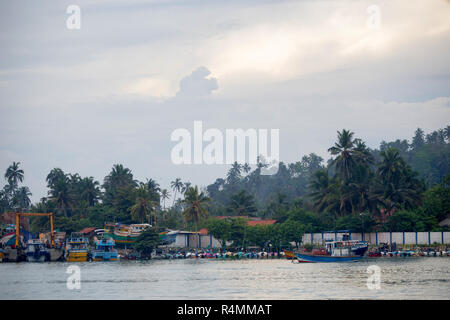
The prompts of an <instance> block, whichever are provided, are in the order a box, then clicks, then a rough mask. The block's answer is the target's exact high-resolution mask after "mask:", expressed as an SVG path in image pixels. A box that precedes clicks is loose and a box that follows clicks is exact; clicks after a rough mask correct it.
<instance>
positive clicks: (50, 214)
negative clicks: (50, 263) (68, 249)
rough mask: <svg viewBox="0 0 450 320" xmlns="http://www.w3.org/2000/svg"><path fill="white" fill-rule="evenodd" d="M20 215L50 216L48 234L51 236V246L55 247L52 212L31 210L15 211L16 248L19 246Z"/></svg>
mask: <svg viewBox="0 0 450 320" xmlns="http://www.w3.org/2000/svg"><path fill="white" fill-rule="evenodd" d="M20 216H22V217H36V216H37V217H43V216H44V217H45V216H47V217H50V235H51V238H52V248H54V247H55V235H54V233H53V213H52V212H50V213H32V212H16V248H18V247H19V237H20V235H19V228H20V226H19V224H20V222H19V221H20Z"/></svg>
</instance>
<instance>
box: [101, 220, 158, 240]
mask: <svg viewBox="0 0 450 320" xmlns="http://www.w3.org/2000/svg"><path fill="white" fill-rule="evenodd" d="M150 227H151V225H150V224H148V223H141V224H131V225H126V224H121V223H115V224H112V223H107V224H105V229H104V234H105V236H108V237H110V238H112V239H113V240H114V241H115V243H116V244H117V245H127V244H133V243H135V242H136V239H137V237H139V235H140V234H141V233H142V232H143V231H144V230H146V229H147V228H150Z"/></svg>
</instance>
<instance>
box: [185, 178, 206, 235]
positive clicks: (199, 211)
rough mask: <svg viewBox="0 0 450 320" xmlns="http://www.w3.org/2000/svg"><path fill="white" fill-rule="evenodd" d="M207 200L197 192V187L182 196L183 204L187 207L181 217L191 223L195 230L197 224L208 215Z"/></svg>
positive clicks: (191, 188) (202, 194) (201, 193)
mask: <svg viewBox="0 0 450 320" xmlns="http://www.w3.org/2000/svg"><path fill="white" fill-rule="evenodd" d="M209 200H210V198H208V197H207V196H206V195H205V194H204V193H203V192H200V193H199V191H198V187H197V186H195V187H190V188H189V189H188V190H187V191H186V193H185V194H184V200H183V203H184V204H186V205H187V207H186V209H185V210H184V211H183V216H184V218H185V220H186V221H193V222H194V224H195V228H196V229H197V224H198V222H199V221H200V220H201V219H202V218H204V217H206V216H207V215H208V210H207V208H206V205H207V203H208V202H209Z"/></svg>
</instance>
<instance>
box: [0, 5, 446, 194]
mask: <svg viewBox="0 0 450 320" xmlns="http://www.w3.org/2000/svg"><path fill="white" fill-rule="evenodd" d="M73 4H74V5H78V6H79V7H80V9H81V28H80V29H79V30H69V29H68V28H67V27H66V20H67V19H68V18H69V16H70V14H67V13H66V9H67V7H68V6H69V5H73ZM371 5H376V6H377V7H376V8H379V9H380V15H379V18H380V19H379V20H373V19H374V17H375V18H376V16H374V15H373V11H371V10H370V9H369V12H368V8H369V6H371ZM372 8H373V7H372ZM0 15H1V17H0V45H1V50H0V115H1V116H0V170H1V172H2V175H3V173H4V171H5V170H6V168H7V166H8V165H10V164H11V163H12V162H13V161H20V162H21V164H22V168H23V169H24V171H25V181H24V184H25V185H27V186H29V187H30V189H31V192H32V193H33V197H32V199H33V201H38V200H39V199H40V198H41V197H43V196H45V195H46V194H47V190H46V183H45V177H46V175H47V174H48V172H49V171H50V170H51V169H52V168H54V167H59V168H61V169H63V170H64V171H65V172H67V173H69V172H70V173H75V172H77V173H79V174H80V175H82V176H93V177H95V178H96V179H97V180H99V181H100V182H103V177H104V176H105V175H106V174H108V172H109V171H110V170H111V167H112V165H113V164H115V163H122V164H123V165H125V166H127V167H129V168H130V169H131V170H132V172H133V174H134V175H135V178H136V179H139V180H143V181H145V179H146V178H153V179H156V180H157V181H158V182H159V183H160V184H161V187H163V188H168V189H169V188H170V187H169V184H170V181H172V180H173V179H174V178H176V177H180V178H182V180H183V181H191V182H192V183H193V184H199V185H201V186H206V185H207V184H209V183H212V182H214V180H215V178H217V177H221V176H223V175H224V174H225V172H226V170H227V169H228V167H227V166H225V165H222V166H221V165H212V166H207V165H190V166H189V165H179V166H176V165H174V164H172V162H171V159H170V151H171V149H172V148H173V146H174V145H175V142H172V141H170V135H171V133H172V132H173V130H175V129H177V128H186V129H188V130H189V131H191V132H192V131H193V121H194V120H201V121H203V126H204V127H205V128H206V129H207V128H218V129H220V130H222V131H223V132H225V129H227V128H231V129H233V128H243V129H248V128H255V129H257V128H262V129H271V128H277V129H280V157H281V160H282V161H285V162H293V161H297V160H299V159H300V158H301V157H302V156H303V155H305V154H308V153H310V152H315V153H317V154H319V155H321V156H322V157H324V158H328V157H329V155H328V154H327V152H326V149H327V148H329V147H330V146H331V145H332V144H333V143H334V141H335V139H336V131H337V130H341V129H342V128H346V129H351V130H352V131H354V132H355V135H356V136H357V137H360V138H362V139H363V140H365V141H366V142H367V144H368V145H369V146H370V147H378V146H379V143H380V142H381V141H382V140H386V141H390V140H392V139H396V138H403V139H410V138H411V136H412V135H413V132H414V130H415V129H416V128H417V127H421V128H423V129H424V130H425V131H426V132H429V131H431V130H435V129H438V128H442V127H444V126H446V125H448V124H449V120H450V58H449V57H450V19H449V17H450V2H449V1H444V0H416V1H414V0H389V1H377V0H372V1H360V0H349V1H344V0H343V1H338V0H333V1H318V0H314V1H312V0H311V1H280V0H277V1H261V0H260V1H245V0H239V1H230V0H227V1H213V0H209V1H187V0H186V1H143V0H111V1H107V0H97V1H94V0H89V1H81V0H71V1H64V0H59V1H44V0H30V1H24V0H4V1H1V3H0ZM373 21H375V24H374V23H373ZM376 21H379V25H378V24H376ZM5 183H6V182H5Z"/></svg>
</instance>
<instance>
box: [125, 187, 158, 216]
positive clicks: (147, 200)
mask: <svg viewBox="0 0 450 320" xmlns="http://www.w3.org/2000/svg"><path fill="white" fill-rule="evenodd" d="M155 207H156V204H155V202H153V201H152V200H151V197H150V193H149V190H148V187H147V186H146V185H145V184H143V183H141V185H140V186H139V187H138V188H137V190H136V203H135V204H134V205H133V206H132V207H130V212H131V216H132V217H133V219H136V220H139V221H140V222H141V223H143V222H144V220H145V218H147V217H148V218H149V223H150V224H153V223H152V212H154V209H155ZM155 224H156V220H155Z"/></svg>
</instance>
